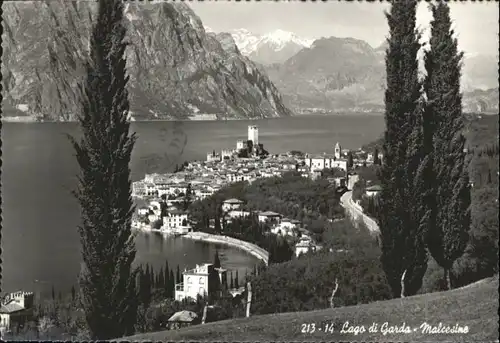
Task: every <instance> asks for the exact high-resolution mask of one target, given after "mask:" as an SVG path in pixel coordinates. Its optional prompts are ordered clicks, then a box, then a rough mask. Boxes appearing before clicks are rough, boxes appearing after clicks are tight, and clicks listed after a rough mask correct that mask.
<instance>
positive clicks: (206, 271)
mask: <svg viewBox="0 0 500 343" xmlns="http://www.w3.org/2000/svg"><path fill="white" fill-rule="evenodd" d="M212 273H217V274H218V276H219V281H220V282H221V283H223V282H225V275H226V273H227V272H226V270H224V269H222V268H214V266H213V264H211V263H205V264H202V265H196V267H195V268H193V269H191V270H185V271H184V272H183V273H182V278H183V282H182V283H179V284H177V285H175V300H177V301H181V300H183V299H186V298H191V299H193V300H196V299H197V297H198V295H200V296H205V295H208V294H210V292H212V291H213V290H211V289H210V287H209V283H208V280H209V275H211V274H212Z"/></svg>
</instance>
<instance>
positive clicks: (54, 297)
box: [52, 285, 56, 300]
mask: <svg viewBox="0 0 500 343" xmlns="http://www.w3.org/2000/svg"><path fill="white" fill-rule="evenodd" d="M52 300H56V290H55V288H54V285H52Z"/></svg>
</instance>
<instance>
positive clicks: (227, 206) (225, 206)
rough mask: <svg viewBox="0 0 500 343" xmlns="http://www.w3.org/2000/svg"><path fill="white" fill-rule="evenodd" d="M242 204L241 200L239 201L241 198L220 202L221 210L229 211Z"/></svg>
mask: <svg viewBox="0 0 500 343" xmlns="http://www.w3.org/2000/svg"><path fill="white" fill-rule="evenodd" d="M242 204H243V201H241V200H238V199H227V200H225V201H224V202H223V203H222V211H224V212H229V211H232V210H238V209H239V208H240V207H241V205H242Z"/></svg>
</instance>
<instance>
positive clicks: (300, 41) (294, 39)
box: [260, 29, 314, 50]
mask: <svg viewBox="0 0 500 343" xmlns="http://www.w3.org/2000/svg"><path fill="white" fill-rule="evenodd" d="M313 41H314V40H313V39H306V38H301V37H298V36H297V35H296V34H294V33H293V32H289V31H284V30H279V29H278V30H275V31H273V32H270V33H268V34H265V35H263V36H262V37H261V40H260V42H261V43H271V44H274V45H275V49H276V50H281V49H283V48H284V47H285V46H286V45H287V44H289V43H295V44H297V45H300V46H303V47H307V48H309V47H310V46H311V44H312V42H313Z"/></svg>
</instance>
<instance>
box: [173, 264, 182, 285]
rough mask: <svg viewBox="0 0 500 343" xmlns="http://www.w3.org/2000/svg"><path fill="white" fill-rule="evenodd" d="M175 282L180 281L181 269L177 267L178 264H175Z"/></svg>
mask: <svg viewBox="0 0 500 343" xmlns="http://www.w3.org/2000/svg"><path fill="white" fill-rule="evenodd" d="M175 280H176V282H177V283H181V282H182V281H181V270H180V268H179V265H177V275H176V278H175Z"/></svg>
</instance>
